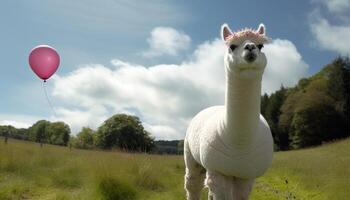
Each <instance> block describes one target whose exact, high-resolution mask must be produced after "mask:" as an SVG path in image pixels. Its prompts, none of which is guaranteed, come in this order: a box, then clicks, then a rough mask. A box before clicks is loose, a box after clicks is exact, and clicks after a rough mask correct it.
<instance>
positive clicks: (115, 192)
mask: <svg viewBox="0 0 350 200" xmlns="http://www.w3.org/2000/svg"><path fill="white" fill-rule="evenodd" d="M97 190H98V193H99V194H100V195H101V199H103V200H133V199H136V191H135V190H134V189H133V188H132V187H131V186H129V185H128V184H126V183H123V182H121V181H119V180H117V179H115V178H110V177H104V178H101V179H100V181H99V184H98V188H97Z"/></svg>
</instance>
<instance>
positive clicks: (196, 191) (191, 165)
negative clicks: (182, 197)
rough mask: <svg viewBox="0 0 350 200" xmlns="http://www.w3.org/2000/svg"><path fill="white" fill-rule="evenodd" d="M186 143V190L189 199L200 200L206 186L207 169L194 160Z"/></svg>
mask: <svg viewBox="0 0 350 200" xmlns="http://www.w3.org/2000/svg"><path fill="white" fill-rule="evenodd" d="M184 145H185V149H184V156H185V164H186V174H185V190H186V195H187V200H199V199H200V196H201V191H202V189H203V187H204V178H205V169H204V168H203V167H202V166H201V165H199V164H198V163H197V162H196V161H195V160H194V158H193V157H192V154H191V152H190V151H189V149H188V145H187V143H186V141H185V144H184Z"/></svg>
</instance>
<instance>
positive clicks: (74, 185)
mask: <svg viewBox="0 0 350 200" xmlns="http://www.w3.org/2000/svg"><path fill="white" fill-rule="evenodd" d="M349 166H350V139H347V140H344V141H340V142H336V143H333V144H327V145H323V146H321V147H317V148H312V149H305V150H297V151H288V152H278V153H275V156H274V161H273V166H272V168H271V169H270V170H269V171H268V172H267V173H266V174H265V176H263V177H261V178H259V179H257V181H256V184H255V187H254V190H253V193H252V195H251V199H252V200H275V199H276V200H277V199H287V200H289V199H291V200H292V199H293V200H294V199H307V200H309V199H315V200H329V199H332V200H337V199H339V200H346V199H350V167H349ZM183 175H184V163H183V159H182V157H181V156H160V155H147V154H129V153H120V152H101V151H87V150H76V149H73V150H72V151H70V150H69V149H68V148H66V147H58V146H52V145H44V147H43V148H40V146H39V144H36V143H31V142H23V141H16V140H12V139H10V140H9V143H8V144H7V145H5V144H4V143H3V141H0V199H1V200H6V199H57V200H64V199H72V200H73V199H74V200H76V199H84V200H89V199H91V200H92V199H93V200H95V199H106V200H110V199H115V200H118V199H121V200H131V199H138V200H142V199H149V200H182V199H184V198H185V194H184V190H183ZM203 199H206V195H205V193H203Z"/></svg>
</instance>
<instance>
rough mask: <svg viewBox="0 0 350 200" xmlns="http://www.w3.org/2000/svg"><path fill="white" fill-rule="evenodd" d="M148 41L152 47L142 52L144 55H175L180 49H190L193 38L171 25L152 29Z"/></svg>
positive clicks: (148, 56)
mask: <svg viewBox="0 0 350 200" xmlns="http://www.w3.org/2000/svg"><path fill="white" fill-rule="evenodd" d="M147 42H148V44H149V45H150V47H149V50H147V51H144V52H143V53H142V55H143V56H144V57H147V58H152V57H157V56H162V55H171V56H175V55H177V54H178V52H179V51H181V50H186V49H188V47H189V46H190V42H191V38H190V36H188V35H186V34H185V33H183V32H180V31H177V30H176V29H174V28H171V27H156V28H154V29H153V30H152V32H151V36H150V38H148V39H147Z"/></svg>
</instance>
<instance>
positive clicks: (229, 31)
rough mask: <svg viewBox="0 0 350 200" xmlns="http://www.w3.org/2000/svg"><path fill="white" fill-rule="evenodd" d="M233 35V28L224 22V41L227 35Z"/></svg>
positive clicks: (222, 31)
mask: <svg viewBox="0 0 350 200" xmlns="http://www.w3.org/2000/svg"><path fill="white" fill-rule="evenodd" d="M230 35H232V31H231V29H230V28H229V27H228V25H227V24H223V25H222V26H221V38H222V40H223V41H226V39H227V37H228V36H230Z"/></svg>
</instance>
